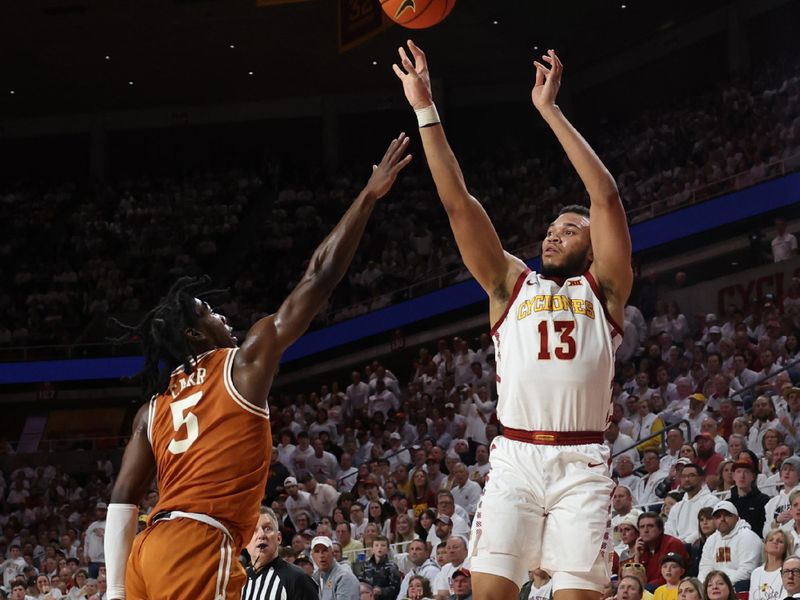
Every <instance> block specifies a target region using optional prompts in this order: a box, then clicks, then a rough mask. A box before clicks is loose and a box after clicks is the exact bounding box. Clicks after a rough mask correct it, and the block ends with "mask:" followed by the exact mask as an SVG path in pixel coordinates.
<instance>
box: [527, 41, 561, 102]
mask: <svg viewBox="0 0 800 600" xmlns="http://www.w3.org/2000/svg"><path fill="white" fill-rule="evenodd" d="M542 60H544V61H545V62H546V63H547V64H548V65H550V66H549V68H548V67H546V66H545V65H543V64H542V63H540V62H539V61H538V60H535V61H533V66H534V67H536V84H535V85H534V86H533V90H531V99H532V100H533V105H534V106H535V107H536V108H537V109H538V110H539V112H541V111H543V110H544V109H546V108H550V107H552V106H555V104H556V96H557V95H558V89H559V88H560V87H561V75H562V74H563V73H564V65H563V64H562V63H561V59H560V58H558V55H556V52H555V50H548V51H547V54H543V55H542Z"/></svg>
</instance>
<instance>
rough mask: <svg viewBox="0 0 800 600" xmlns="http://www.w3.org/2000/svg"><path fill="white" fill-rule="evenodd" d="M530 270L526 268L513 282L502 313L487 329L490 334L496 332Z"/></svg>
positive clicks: (492, 334)
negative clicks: (512, 288)
mask: <svg viewBox="0 0 800 600" xmlns="http://www.w3.org/2000/svg"><path fill="white" fill-rule="evenodd" d="M530 272H531V270H530V269H528V268H526V269H525V270H524V271H523V272H522V273H520V274H519V277H517V282H516V283H515V284H514V290H513V291H512V292H511V297H510V298H509V299H508V302H507V303H506V309H505V310H504V311H503V314H502V315H500V318H499V319H497V322H496V323H495V324H494V325H493V326H492V329H491V330H490V331H489V335H490V336H494V334H495V333H497V330H498V329H499V328H500V325H502V324H503V321H505V320H506V316H507V315H508V311H509V310H511V305H512V304H514V301H515V300H516V299H517V296H518V295H519V291H520V289H522V282H524V281H525V278H526V277H527V276H528V274H529V273H530Z"/></svg>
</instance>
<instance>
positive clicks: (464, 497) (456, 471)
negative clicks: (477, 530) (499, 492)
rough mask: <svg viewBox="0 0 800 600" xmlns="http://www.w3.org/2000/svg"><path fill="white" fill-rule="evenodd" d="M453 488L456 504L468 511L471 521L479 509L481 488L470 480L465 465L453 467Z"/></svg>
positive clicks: (459, 463)
mask: <svg viewBox="0 0 800 600" xmlns="http://www.w3.org/2000/svg"><path fill="white" fill-rule="evenodd" d="M451 472H452V474H453V487H451V488H450V493H451V494H453V500H454V501H455V503H456V504H457V505H458V506H460V507H461V508H463V509H464V510H465V511H467V514H468V515H469V518H470V520H472V517H473V516H475V511H476V510H477V508H478V500H480V497H481V486H480V485H478V484H477V483H475V482H474V481H472V480H471V479H470V478H469V470H468V469H467V466H466V465H465V464H464V463H461V462H458V463H456V464H455V465H453V469H452V471H451Z"/></svg>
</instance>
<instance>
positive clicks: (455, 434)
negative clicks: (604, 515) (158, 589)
mask: <svg viewBox="0 0 800 600" xmlns="http://www.w3.org/2000/svg"><path fill="white" fill-rule="evenodd" d="M798 284H800V282H793V285H792V288H791V290H789V291H787V293H786V295H785V296H784V297H781V298H775V297H772V296H765V297H763V298H760V299H758V300H757V301H756V300H754V301H753V302H751V304H750V305H749V306H747V307H746V308H745V309H740V308H737V307H734V306H731V307H730V308H729V311H728V313H727V314H725V315H720V316H717V315H715V314H708V315H703V316H702V318H699V319H698V318H695V316H694V315H691V314H689V315H684V314H683V313H682V312H681V310H680V308H679V307H678V306H676V305H674V304H673V305H672V306H669V307H668V306H662V304H663V303H658V304H657V307H656V311H655V314H654V315H653V316H652V317H650V318H645V316H643V315H642V313H641V311H640V310H639V309H638V308H636V307H635V306H632V305H631V306H628V307H627V308H626V310H625V323H624V336H623V343H622V346H621V348H620V351H619V353H618V356H617V358H618V365H617V376H616V378H615V380H614V387H613V400H614V405H613V414H612V417H611V420H610V423H609V426H608V428H607V430H606V432H605V438H606V443H607V444H608V446H609V448H610V449H611V451H612V453H613V455H614V460H613V463H612V466H613V476H614V478H615V479H616V481H617V482H618V486H617V488H616V491H615V493H614V496H613V498H612V509H613V513H612V527H613V536H614V537H613V544H612V547H613V552H612V553H610V554H609V558H610V561H611V564H612V567H613V571H614V573H615V575H616V578H615V581H616V582H618V584H619V590H618V591H616V592H614V591H611V590H609V595H612V594H614V593H616V594H617V595H618V596H617V597H618V598H620V600H628V599H629V598H632V597H634V596H630V595H629V594H631V593H635V592H636V590H637V589H639V588H641V589H639V591H640V592H641V591H642V590H644V592H645V595H647V593H649V592H653V591H655V592H656V593H657V594H656V595H658V596H659V600H661V598H664V597H670V598H672V597H675V596H676V594H677V590H678V588H679V587H680V586H682V585H683V584H682V583H681V577H683V576H686V577H699V578H700V580H701V582H697V581H696V580H691V581H692V582H695V583H692V585H696V590H697V592H698V593H699V594H700V595H699V596H698V600H699V598H704V599H706V600H708V599H709V598H714V596H713V595H712V594H711V588H712V587H714V586H721V587H722V588H725V586H727V587H728V588H729V589H730V590H736V591H742V590H749V593H750V597H751V600H776V599H780V598H783V597H784V596H786V595H787V594H786V591H788V590H789V589H790V585H793V583H794V580H795V579H796V580H797V584H798V585H800V572H798V573H795V572H794V571H792V569H790V568H788V567H786V565H785V564H784V563H783V561H784V559H786V557H787V556H790V555H792V554H794V553H796V552H800V486H798V484H799V483H800V456H798V450H800V387H798V386H797V383H798V382H800V362H798V361H800V356H798V348H799V346H798V339H797V334H798V331H799V330H800V294H798V291H800V286H799V285H798ZM494 367H495V362H494V346H493V342H492V339H491V338H490V337H489V336H488V335H486V334H484V335H481V336H480V337H479V338H477V339H475V340H473V341H470V340H468V339H465V338H461V337H456V338H453V339H451V340H445V339H442V340H439V341H438V343H437V345H436V347H435V348H428V347H422V348H419V349H418V351H417V352H416V359H415V361H414V363H413V365H411V366H410V368H409V371H408V374H407V375H406V374H402V375H397V374H395V373H393V372H392V371H390V370H389V369H386V368H385V367H384V366H383V365H382V364H380V362H378V361H374V362H372V363H370V364H368V365H365V366H364V368H363V369H360V370H356V371H354V372H353V373H352V375H351V379H350V381H349V382H341V381H333V382H331V383H330V384H329V385H322V386H320V387H319V389H314V390H307V392H306V393H300V394H288V393H276V394H275V395H274V396H273V397H272V398H271V399H270V407H271V419H272V425H273V432H274V435H275V438H274V448H273V452H272V464H271V467H270V475H269V480H268V483H267V489H266V491H265V497H264V503H265V505H267V506H270V507H271V508H272V509H273V510H274V512H275V514H276V515H277V519H278V522H279V527H280V529H281V533H282V539H283V541H284V544H285V545H284V546H283V547H282V548H281V550H280V554H281V556H282V557H283V558H284V559H285V560H286V561H288V562H294V563H295V564H296V565H298V566H301V567H303V568H305V569H307V570H308V571H309V574H313V575H314V576H315V578H316V579H317V580H319V579H320V577H322V578H323V579H325V580H327V579H326V578H327V576H328V575H327V574H329V573H328V571H327V570H324V569H323V571H324V573H322V574H320V573H319V572H316V574H315V571H316V570H317V567H319V565H320V564H326V565H327V564H328V563H325V562H324V561H325V558H324V557H323V556H322V554H320V553H325V552H328V550H329V551H330V553H331V556H332V557H333V558H334V559H335V561H336V565H338V566H336V567H335V568H336V569H337V573H338V572H339V569H341V570H343V572H346V573H347V574H348V577H354V578H355V579H357V580H358V581H359V582H360V584H361V590H362V592H364V594H366V595H367V596H366V597H371V598H381V599H384V600H395V599H401V598H412V599H413V600H417V598H424V597H431V598H440V599H444V598H447V597H452V596H453V595H456V596H458V597H459V598H462V597H465V594H466V591H465V590H466V586H467V585H468V583H469V577H470V574H469V559H468V558H467V548H468V543H469V535H470V524H471V522H472V520H473V518H474V517H475V513H476V511H477V506H478V502H479V498H480V495H481V489H482V486H483V485H484V483H485V477H486V475H487V473H488V470H489V454H490V449H491V443H492V440H493V438H494V437H495V436H497V435H502V427H501V425H500V424H499V423H498V422H497V418H496V412H495V406H496V402H497V398H496V385H495V372H494ZM659 433H660V435H659ZM653 434H656V437H654V438H650V437H649V436H651V435H653ZM114 475H115V471H114V466H113V465H112V463H111V462H110V461H108V460H106V459H103V460H100V461H99V462H98V465H97V469H96V470H95V471H94V472H92V473H89V474H85V475H82V476H78V475H76V474H69V473H66V472H64V471H63V470H62V469H60V468H56V467H52V466H40V467H36V468H33V467H21V468H18V469H15V470H13V471H11V472H4V473H0V498H2V501H3V504H2V510H0V526H2V532H3V535H2V537H0V557H2V559H3V561H4V562H2V565H0V567H1V568H0V571H2V574H3V582H2V583H3V587H4V589H5V590H7V592H8V593H12V594H13V593H15V592H14V587H15V586H18V585H21V586H23V587H24V588H25V594H27V595H28V596H31V597H35V598H44V599H46V600H49V598H57V597H60V596H61V595H70V596H71V598H73V599H77V598H95V597H97V598H102V597H103V589H104V570H103V554H102V544H101V543H99V542H100V540H101V539H102V530H103V527H104V516H105V502H106V501H107V500H108V498H109V491H110V486H111V484H112V482H113V479H114ZM157 497H158V492H157V489H153V490H152V491H150V492H148V494H147V496H146V497H145V499H144V500H143V503H142V507H141V514H142V517H143V518H145V517H146V515H147V514H148V512H149V511H150V510H151V509H152V507H153V506H154V505H155V502H156V500H157ZM314 540H316V541H317V543H316V544H314V543H312V542H314ZM320 540H322V541H320ZM764 557H766V558H764ZM317 559H319V560H317ZM320 561H323V562H322V563H320ZM331 564H332V563H331ZM781 564H784V566H783V567H781ZM787 564H788V563H787ZM329 566H330V565H329ZM781 569H782V571H781ZM787 569H788V570H787ZM530 577H531V581H530V582H529V584H528V585H527V586H526V588H525V590H524V592H525V593H526V594H527V595H526V596H525V598H529V597H536V598H547V597H548V596H549V589H548V587H547V586H548V578H547V574H546V573H544V572H542V571H536V572H531V573H530ZM715 578H716V579H715ZM457 579H458V580H459V581H456V580H457ZM717 579H718V580H719V581H717ZM637 581H638V582H639V585H638V586H637V585H636V583H635V582H637ZM662 586H666V588H662ZM48 587H49V589H50V591H49V592H47V591H46V590H47V588H48ZM376 588H377V590H379V592H378V591H376ZM705 588H709V589H708V590H706V589H705ZM659 590H660V591H659ZM48 594H49V596H48ZM420 594H422V595H420ZM20 597H22V596H20Z"/></svg>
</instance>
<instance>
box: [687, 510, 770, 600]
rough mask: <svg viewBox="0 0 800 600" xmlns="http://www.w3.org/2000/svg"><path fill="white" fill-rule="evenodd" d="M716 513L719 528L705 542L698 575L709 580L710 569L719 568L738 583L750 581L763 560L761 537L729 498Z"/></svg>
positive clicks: (715, 517)
mask: <svg viewBox="0 0 800 600" xmlns="http://www.w3.org/2000/svg"><path fill="white" fill-rule="evenodd" d="M712 514H713V517H714V522H715V523H716V525H717V531H716V532H714V533H713V534H711V535H710V536H709V538H708V539H707V540H706V543H705V545H704V546H703V554H702V557H701V558H700V568H699V571H698V575H697V577H698V578H699V579H701V580H705V578H706V577H707V576H708V573H709V572H710V571H712V570H717V571H722V572H724V573H725V574H727V575H728V577H730V579H731V582H732V583H733V584H734V585H736V584H737V583H739V582H745V581H748V580H749V579H750V574H751V573H752V572H753V570H754V569H755V568H756V567H757V566H758V565H759V564H761V551H762V542H761V538H760V537H759V536H758V535H757V534H755V533H754V532H753V531H752V530H751V529H750V524H749V523H748V522H747V521H745V520H744V519H740V518H739V512H738V511H737V510H736V507H735V506H734V505H733V504H732V503H731V502H729V501H727V500H723V501H721V502H718V503H717V504H716V505H715V506H714V512H713V513H712ZM748 587H749V584H748Z"/></svg>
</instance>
